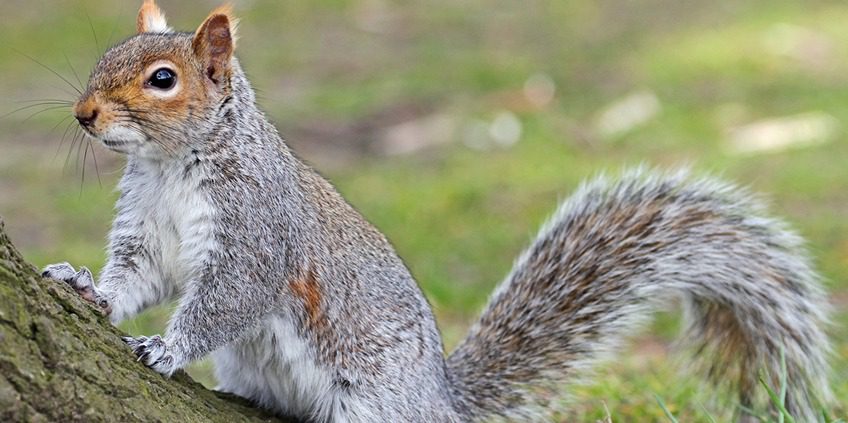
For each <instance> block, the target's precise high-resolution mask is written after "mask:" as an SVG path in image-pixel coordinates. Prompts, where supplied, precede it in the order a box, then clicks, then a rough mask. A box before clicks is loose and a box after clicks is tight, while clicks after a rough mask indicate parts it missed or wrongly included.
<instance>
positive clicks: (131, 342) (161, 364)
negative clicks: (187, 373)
mask: <svg viewBox="0 0 848 423" xmlns="http://www.w3.org/2000/svg"><path fill="white" fill-rule="evenodd" d="M121 339H123V340H124V342H126V343H127V346H129V347H130V348H131V349H132V351H133V354H135V355H136V357H138V361H140V362H142V363H144V365H145V366H147V367H150V368H151V369H153V370H156V371H157V372H159V373H161V374H163V375H165V376H170V375H171V374H172V373H173V372H174V370H176V367H175V366H174V356H173V355H172V354H171V353H170V351H169V350H168V346H167V345H166V344H165V340H163V339H162V337H161V336H159V335H154V336H151V337H146V336H139V337H132V336H124V337H121Z"/></svg>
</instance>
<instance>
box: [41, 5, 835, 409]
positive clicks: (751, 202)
mask: <svg viewBox="0 0 848 423" xmlns="http://www.w3.org/2000/svg"><path fill="white" fill-rule="evenodd" d="M236 26H237V21H236V19H235V18H234V16H233V13H232V9H231V8H230V7H229V6H223V7H220V8H218V9H215V10H214V11H212V13H211V14H210V15H209V16H208V17H207V18H206V19H205V20H204V21H203V23H202V24H201V25H200V26H199V27H198V29H197V30H196V31H194V32H175V31H173V30H172V29H171V28H169V27H168V24H167V22H166V20H165V17H164V14H163V13H162V12H161V10H160V9H159V8H158V6H157V5H156V4H155V3H154V1H153V0H146V1H144V3H143V6H142V7H141V10H140V12H139V14H138V19H137V29H138V33H137V34H135V35H133V36H131V37H129V38H128V39H126V40H125V41H123V42H121V43H119V44H117V45H115V46H113V47H111V48H110V49H109V50H108V51H107V52H106V53H104V55H103V56H102V58H101V59H100V60H99V62H98V63H97V65H96V67H95V68H94V69H93V71H92V74H91V77H90V79H89V81H88V86H87V87H86V89H85V91H84V92H83V94H82V95H81V97H80V98H79V100H78V101H77V102H76V103H75V105H74V110H73V112H74V116H75V117H76V119H77V120H78V121H79V124H80V125H81V127H82V128H83V129H84V130H85V132H86V133H87V134H88V135H89V136H90V137H92V138H95V139H97V140H99V141H100V142H101V143H102V144H103V145H104V146H106V147H107V148H109V149H111V150H113V151H116V152H119V153H123V154H125V155H126V157H127V163H126V169H125V173H124V175H123V177H122V179H121V180H120V183H119V191H120V197H119V199H118V200H117V205H116V210H117V213H116V217H115V219H114V223H113V226H112V229H111V232H110V234H109V244H108V260H107V263H106V264H105V267H104V268H103V270H102V273H101V274H100V276H99V283H98V284H96V285H95V283H94V278H93V276H92V274H91V272H90V271H89V270H88V269H86V268H84V267H82V268H80V269H79V270H77V269H75V268H74V267H72V266H71V265H70V264H68V263H59V264H54V265H49V266H47V267H46V268H44V270H43V275H44V276H45V277H49V278H53V279H56V280H58V281H64V283H68V284H69V285H70V286H71V287H73V288H74V289H75V290H76V291H77V292H78V293H79V294H80V295H81V296H82V297H83V298H84V299H86V300H88V301H90V302H92V303H94V304H95V305H96V306H97V307H99V308H100V309H102V311H103V312H104V313H105V314H107V315H108V316H109V319H110V320H111V321H112V322H113V323H118V322H121V321H123V320H125V319H127V318H130V317H132V316H133V315H135V314H137V313H139V312H140V311H142V310H144V309H145V308H147V307H149V306H152V305H154V304H157V303H161V302H163V301H165V300H167V299H171V298H178V306H177V307H176V310H175V311H174V313H173V316H172V317H171V319H170V322H169V324H168V326H167V329H166V330H165V335H164V336H158V335H157V336H149V337H147V336H139V337H126V338H124V340H125V341H126V343H127V344H128V345H129V347H130V348H131V349H132V351H133V352H134V353H135V355H137V357H138V359H139V360H140V361H142V362H143V363H144V364H146V365H147V366H149V367H150V368H152V369H153V370H155V371H157V372H159V373H161V374H163V375H165V376H170V375H171V374H172V373H174V372H175V371H176V370H178V369H182V368H183V367H185V366H186V365H187V364H188V363H190V362H192V361H195V360H198V359H200V358H203V357H205V356H207V355H211V356H212V357H213V360H214V362H215V375H216V378H217V381H218V383H219V384H220V385H219V386H218V388H217V389H219V390H221V391H225V392H230V393H233V394H236V395H239V396H242V397H245V398H248V399H250V400H252V401H253V402H254V403H256V404H257V405H258V406H261V407H265V408H267V409H270V410H273V411H274V412H276V413H279V414H280V415H286V416H293V417H296V418H300V419H303V420H308V421H317V422H389V421H391V422H401V421H409V422H463V421H490V420H510V421H516V420H520V421H544V420H546V419H550V418H552V417H551V416H552V413H554V412H556V411H557V404H560V403H559V402H556V401H554V399H555V398H561V397H563V396H565V395H564V394H563V392H564V391H567V388H568V387H569V386H570V385H573V384H574V383H576V382H577V381H579V380H580V378H581V376H583V375H585V372H586V371H587V370H588V369H589V368H590V367H591V366H592V365H593V364H595V363H597V362H598V361H600V360H601V359H602V358H604V357H608V356H610V355H611V354H612V353H614V352H615V351H616V350H617V349H618V348H619V347H620V345H621V343H622V341H623V340H625V339H627V336H628V335H629V334H630V333H631V332H633V331H634V330H635V329H636V328H638V326H639V325H640V323H643V322H644V321H646V320H647V319H648V318H649V317H650V314H651V312H652V310H654V309H655V308H656V307H657V306H662V305H664V304H666V303H669V302H671V301H672V300H674V299H677V298H679V299H680V300H681V302H682V304H683V308H684V311H685V316H686V317H687V319H686V321H687V322H688V326H686V327H685V328H684V330H683V333H684V338H685V339H686V344H687V345H691V346H693V347H694V350H695V352H696V354H695V357H699V358H701V361H703V363H704V364H705V367H706V370H707V376H708V378H710V379H712V380H713V381H715V382H716V383H717V384H718V385H730V386H731V387H732V389H733V390H734V391H735V392H736V393H737V395H738V396H739V401H740V402H741V405H744V406H747V407H767V405H765V400H764V398H763V396H762V393H759V389H758V388H759V387H758V379H757V371H758V370H759V369H761V368H765V369H767V370H768V371H769V374H770V377H771V379H767V380H768V381H769V382H775V383H774V386H776V385H777V381H778V380H779V379H778V375H779V374H780V370H781V368H782V366H785V374H784V375H783V376H785V378H786V381H787V387H788V392H787V396H786V405H785V406H786V408H787V409H788V411H789V412H790V413H792V414H793V415H794V416H795V417H796V418H797V419H799V420H801V421H813V420H816V418H817V417H816V416H817V415H818V414H817V411H816V410H817V407H818V405H817V404H819V402H818V401H828V399H829V398H830V392H829V388H828V381H827V374H828V363H827V354H828V338H827V335H826V334H825V331H824V328H825V327H826V324H827V321H828V306H827V301H826V300H825V297H824V293H823V290H822V288H821V282H820V277H819V276H818V275H817V273H816V272H815V270H814V269H813V268H812V266H811V264H810V259H809V257H808V254H807V253H806V250H805V247H804V245H803V242H802V240H801V239H800V238H799V237H798V236H796V235H795V234H794V233H793V232H792V231H791V230H790V229H788V228H787V226H786V225H785V224H784V223H782V222H781V221H780V220H777V219H774V218H772V217H769V216H768V215H767V213H766V211H765V210H764V208H763V206H761V205H760V203H759V202H758V200H756V199H755V198H754V197H753V196H752V195H751V194H750V193H749V192H748V191H747V190H745V189H740V188H736V187H734V186H732V185H729V184H726V183H723V182H720V181H717V180H713V179H710V178H697V177H694V176H691V175H690V174H689V173H688V172H687V171H673V172H662V171H658V170H650V169H646V168H637V169H635V170H630V171H626V172H624V173H623V174H622V175H621V176H620V177H617V178H608V177H603V176H602V177H598V178H596V179H594V180H592V181H590V182H588V183H584V184H583V185H582V186H581V187H580V188H579V189H578V190H577V191H576V193H575V194H573V195H572V196H571V197H570V198H569V199H567V200H566V201H565V202H564V203H562V204H561V205H560V206H559V208H558V210H557V211H556V212H555V214H554V215H553V217H552V218H551V219H550V220H549V221H548V222H547V224H545V225H544V226H543V228H542V229H541V231H540V233H539V235H538V237H537V238H536V239H535V240H534V241H533V242H532V244H531V245H530V247H529V248H528V249H527V250H526V251H525V252H524V253H523V254H522V255H521V256H520V257H519V258H518V259H517V261H516V262H515V265H514V268H513V269H512V271H511V272H510V273H509V274H508V276H507V277H506V279H505V280H504V281H503V282H502V283H501V284H500V286H499V287H498V288H497V289H496V291H495V292H494V294H493V295H492V297H491V299H490V302H489V303H488V306H487V307H486V308H485V310H484V311H483V312H482V315H481V317H480V318H479V320H478V321H477V322H476V323H475V324H474V325H473V327H472V328H471V329H470V333H469V334H468V335H467V337H466V338H465V339H464V341H462V342H461V343H460V345H459V346H458V347H457V348H456V349H455V351H453V352H452V353H451V354H449V355H447V356H446V355H445V352H444V347H443V345H442V340H441V337H440V334H439V331H438V329H437V327H436V322H435V319H434V317H433V313H432V311H431V308H430V305H429V304H428V302H427V300H426V298H425V297H424V295H423V294H422V292H421V290H420V289H419V287H418V285H417V284H416V282H415V280H414V279H413V277H412V276H411V274H410V272H409V270H408V269H407V268H406V266H405V265H404V264H403V262H402V261H401V259H400V258H399V257H398V255H397V254H396V253H395V251H394V249H393V247H392V245H391V244H390V243H389V241H388V240H387V239H386V237H385V236H384V235H383V234H382V233H380V232H379V231H378V230H377V229H376V228H375V227H373V226H372V225H371V224H369V223H368V222H367V221H366V220H365V219H364V218H363V217H362V216H361V215H360V214H359V213H358V212H357V211H356V210H354V208H353V207H352V206H350V205H349V204H348V203H347V202H346V201H345V200H344V199H343V198H342V197H341V196H340V194H339V193H338V192H337V191H336V190H335V189H334V188H333V186H332V185H331V184H330V183H329V182H328V181H327V180H325V179H324V178H322V177H321V176H319V175H318V173H316V171H314V170H313V169H312V168H311V167H309V166H308V165H306V164H305V163H304V162H302V161H301V160H299V159H298V158H296V157H295V155H294V154H293V153H292V152H291V151H290V149H289V148H288V147H287V145H286V143H285V142H284V141H283V140H282V138H281V137H280V136H279V135H278V133H277V131H276V130H275V128H274V127H273V126H272V125H271V124H270V123H269V122H268V120H267V119H266V118H265V116H264V114H263V113H262V112H261V111H260V110H259V109H258V106H257V105H256V100H255V96H254V92H253V90H252V89H251V86H250V84H249V82H248V80H247V79H246V77H245V74H244V72H243V71H242V68H241V67H240V64H239V61H238V60H237V59H236V58H235V57H234V49H235V47H236ZM739 413H744V412H739ZM739 418H745V416H744V415H739Z"/></svg>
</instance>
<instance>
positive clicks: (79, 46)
mask: <svg viewBox="0 0 848 423" xmlns="http://www.w3.org/2000/svg"><path fill="white" fill-rule="evenodd" d="M161 3H162V5H163V7H164V8H165V10H166V12H167V13H168V16H169V20H170V23H171V24H172V25H173V26H175V27H177V28H185V29H191V28H194V27H196V26H197V24H198V23H199V22H200V20H201V19H202V18H203V11H202V10H203V9H211V7H212V6H211V4H207V3H203V2H199V1H198V2H176V1H165V0H161ZM198 4H201V6H202V7H201V6H198ZM135 7H136V5H130V4H126V5H124V4H123V3H121V6H118V7H116V6H114V3H113V2H105V1H101V0H85V1H83V0H80V1H74V2H60V1H48V0H42V1H36V2H29V3H27V5H26V6H24V5H23V3H21V2H17V1H10V2H3V3H1V4H0V15H2V16H4V17H7V19H5V20H4V25H3V26H2V27H0V37H2V39H4V40H7V42H6V44H7V47H3V48H0V74H2V75H3V78H0V98H3V99H4V100H3V102H2V103H0V115H3V114H5V113H7V112H8V111H11V110H14V109H15V108H18V107H21V106H23V105H24V104H23V103H18V102H20V101H26V100H35V99H42V98H46V99H55V98H62V99H72V98H73V95H72V92H71V93H69V92H68V91H70V89H69V88H67V86H65V84H64V83H63V82H61V81H59V80H58V79H57V78H56V77H55V76H54V75H52V74H50V73H49V72H47V71H45V70H44V69H42V68H41V67H40V66H38V65H36V64H35V63H33V62H32V61H30V60H28V59H26V58H24V57H22V56H21V55H20V54H19V53H16V52H15V50H18V51H21V52H25V53H26V54H27V55H29V56H32V57H33V58H35V59H37V60H39V61H41V62H43V63H44V64H45V65H47V66H49V67H51V68H55V69H57V70H58V71H59V72H60V73H62V74H64V75H66V77H67V78H68V79H69V80H71V81H73V82H74V83H76V81H75V79H76V78H75V77H74V76H73V71H71V67H73V69H75V71H76V72H77V73H78V74H80V77H81V78H84V77H85V75H86V74H87V72H88V70H89V69H90V67H91V66H92V65H93V63H94V62H95V58H96V56H97V55H98V54H99V52H100V51H102V49H103V48H104V45H105V44H107V40H108V39H111V40H112V41H114V40H118V39H121V38H122V37H125V36H127V35H129V34H130V33H131V31H132V29H133V23H134V9H135ZM236 10H237V13H238V14H239V16H241V17H242V25H241V29H240V38H241V41H240V43H239V47H238V50H237V53H238V55H239V57H240V59H241V61H242V64H243V66H244V68H245V69H247V72H248V73H249V75H250V78H251V81H252V82H253V84H254V86H255V87H257V89H258V90H259V96H260V103H261V104H262V106H263V108H264V109H265V110H267V111H268V114H269V116H270V117H271V119H272V120H274V121H275V122H276V123H277V126H278V128H280V131H281V133H283V134H284V135H285V136H286V137H287V139H289V140H290V141H291V144H292V146H293V147H294V148H295V150H296V151H298V152H299V153H300V154H301V155H303V156H304V157H305V158H306V159H307V160H309V161H310V162H312V163H313V164H315V166H316V167H317V168H318V169H320V170H321V171H322V172H323V173H324V174H325V175H326V176H327V177H329V178H330V179H331V180H332V181H333V183H334V184H335V185H336V186H337V187H338V188H339V190H340V191H341V192H342V193H343V194H344V195H345V197H346V198H348V200H349V201H350V202H351V203H352V204H353V205H354V206H356V207H357V208H358V209H359V210H361V211H362V213H363V214H364V215H365V216H366V217H368V218H369V219H370V220H371V221H372V222H373V223H374V224H375V225H376V226H378V227H379V228H380V229H381V230H383V231H384V232H385V233H386V234H387V235H388V237H389V239H391V240H392V241H393V242H394V243H395V246H396V247H397V249H398V251H399V253H400V255H401V256H402V257H403V258H404V259H405V260H406V262H407V264H408V265H409V267H410V268H411V270H412V272H413V274H414V275H415V276H416V278H417V280H418V281H419V283H420V284H421V286H422V288H423V289H424V291H425V292H426V294H427V296H428V299H429V300H430V302H431V303H432V304H433V306H434V309H435V311H436V314H437V317H438V319H439V324H440V327H441V329H442V331H443V332H444V336H445V339H446V343H447V346H448V348H449V349H450V348H451V347H452V346H453V345H455V344H456V342H458V340H459V339H461V337H462V336H463V334H464V333H465V331H466V329H467V326H468V325H469V324H470V322H471V321H472V320H473V318H474V316H476V314H477V313H478V311H479V310H480V308H481V307H482V306H483V305H484V303H485V301H486V298H487V296H488V294H489V292H491V290H492V289H493V287H494V286H495V284H496V283H497V282H498V281H499V280H500V279H501V278H502V277H503V275H505V274H506V272H507V271H508V270H509V268H510V266H511V263H512V260H513V258H514V257H515V256H516V255H517V254H518V253H519V252H520V250H521V248H522V247H523V246H524V245H525V244H526V243H527V242H528V241H529V240H530V239H531V236H532V234H533V232H534V231H535V230H536V228H538V226H539V224H540V223H541V222H542V221H543V220H544V218H545V217H546V216H547V215H548V213H550V212H551V211H552V210H553V209H554V207H555V206H556V204H557V202H558V201H559V200H560V199H562V198H564V197H566V196H567V195H568V193H569V192H570V191H571V190H573V189H574V187H575V186H576V185H577V184H578V183H579V181H581V180H583V179H585V178H587V177H590V176H592V175H594V174H596V173H598V172H600V171H603V170H607V171H610V170H611V171H616V170H617V169H620V168H621V167H624V166H628V165H633V164H638V163H642V162H645V163H649V164H652V165H658V166H675V165H678V164H681V163H692V164H693V165H694V167H695V169H696V170H697V171H699V172H708V173H716V174H720V175H722V176H724V177H725V178H727V179H731V180H735V181H739V182H740V183H742V184H746V185H750V186H751V187H752V188H753V189H754V190H756V191H759V192H763V193H766V194H767V195H768V196H769V197H770V198H771V203H772V207H771V209H772V210H773V211H774V212H775V213H776V214H778V215H781V216H785V217H786V218H787V220H788V221H789V222H790V223H791V224H792V225H793V226H794V227H796V228H797V229H798V231H799V232H800V233H801V234H802V235H803V236H804V237H806V238H807V239H808V240H809V247H810V250H811V251H812V253H813V255H814V257H815V258H816V264H817V266H818V267H819V269H820V270H821V272H822V274H823V275H824V277H825V280H826V284H827V287H828V290H829V292H831V298H832V300H833V302H834V303H835V305H836V315H835V316H834V322H835V325H834V326H833V328H832V334H833V339H834V344H835V348H834V351H835V352H836V354H835V355H834V359H833V365H834V375H833V380H834V391H835V394H836V397H837V398H848V382H847V381H848V358H846V357H848V328H846V326H848V325H846V323H848V312H847V311H846V307H848V280H846V275H848V166H846V165H845V158H846V157H848V142H846V139H845V131H844V129H845V122H848V108H846V107H845V105H846V104H848V91H846V90H844V87H845V86H846V84H847V83H848V27H846V26H845V25H844V22H845V20H846V19H848V6H846V5H845V4H844V3H843V2H839V1H817V2H815V3H810V4H807V3H805V4H803V5H801V4H799V3H797V2H793V1H788V0H787V1H784V0H778V1H768V2H766V1H765V0H747V1H743V2H734V1H719V2H710V3H709V4H707V3H704V2H693V1H683V2H674V1H661V0H640V1H634V2H624V3H622V2H616V1H611V0H610V1H578V2H544V1H530V2H508V1H494V2H492V1H483V0H469V1H464V2H453V1H447V0H430V1H427V2H415V3H408V4H390V3H388V2H384V1H380V0H370V1H357V2H354V1H345V0H321V1H316V2H276V1H272V0H254V1H251V2H236ZM94 34H96V35H97V40H96V41H95V37H94ZM66 57H67V59H66ZM534 75H544V76H545V78H548V79H549V80H550V82H551V83H552V84H553V85H554V86H555V94H554V96H553V98H552V100H551V101H549V102H547V103H545V104H542V105H537V104H534V103H532V102H530V101H528V99H527V96H526V95H525V90H524V87H525V84H526V83H527V81H528V80H529V79H531V77H533V76H534ZM645 90H647V91H649V92H651V93H653V95H655V96H656V98H657V99H658V101H659V105H660V110H659V112H658V114H656V115H655V116H653V117H652V118H651V119H649V120H647V121H646V122H644V123H643V124H641V125H638V126H636V127H633V128H631V129H630V130H627V131H625V132H624V133H621V134H618V135H616V136H612V137H605V136H601V135H599V134H598V131H597V130H596V127H595V122H596V120H597V119H598V116H599V115H600V114H601V111H602V110H604V109H605V108H606V107H608V105H609V104H611V103H613V102H615V101H617V100H619V99H621V98H623V97H625V96H627V95H628V94H630V93H633V92H637V91H645ZM809 112H817V113H824V114H827V115H829V116H831V117H832V118H833V119H834V120H835V121H836V122H838V124H837V127H836V129H835V131H833V132H832V133H831V134H830V135H828V136H827V140H826V141H827V142H825V143H822V144H818V145H815V146H810V147H806V148H795V149H789V150H785V151H777V152H771V153H762V154H747V155H740V154H735V153H733V152H732V151H730V150H729V149H728V147H727V145H728V139H729V138H730V137H731V134H732V129H733V128H735V127H738V126H740V125H745V124H748V123H751V122H755V121H758V120H761V119H769V118H773V117H782V116H793V115H799V114H804V113H809ZM504 113H506V114H507V115H510V116H513V117H514V118H515V119H517V121H518V122H519V123H520V128H521V135H520V139H519V140H518V142H516V143H515V144H513V145H510V146H500V145H499V144H497V143H494V142H492V141H491V139H489V135H487V133H488V130H489V129H490V128H491V125H492V122H493V120H494V119H495V118H496V117H497V116H503V115H504ZM28 114H29V113H26V112H21V113H14V114H11V115H9V116H6V117H4V118H2V119H0V152H2V154H0V172H2V175H3V176H2V178H0V215H2V216H3V217H4V219H5V221H6V226H7V229H8V231H9V232H10V233H11V235H12V237H13V239H14V240H15V241H16V243H17V244H18V245H19V246H20V247H21V248H22V250H23V252H24V253H25V254H26V256H27V257H29V258H30V259H31V260H32V261H33V262H34V263H36V264H37V265H44V264H47V263H50V262H55V261H59V260H68V261H70V262H72V263H75V264H85V265H88V266H90V267H91V268H92V270H97V269H98V268H99V267H100V266H101V265H102V263H103V261H104V259H105V254H104V252H103V245H104V243H105V242H104V239H105V235H106V233H107V231H108V228H109V222H110V220H111V217H112V207H113V204H114V201H115V198H116V194H115V193H114V192H112V187H114V185H115V182H116V180H117V178H118V177H119V176H120V167H121V158H120V157H116V156H114V155H111V154H110V153H108V152H106V151H104V150H102V149H99V147H95V149H96V153H97V158H98V161H99V162H98V166H99V168H100V169H99V171H100V179H101V181H102V185H101V183H98V181H97V178H96V177H95V169H94V166H93V163H92V161H91V154H90V153H89V154H87V155H88V162H87V164H86V163H83V161H82V156H83V155H82V154H80V155H79V157H76V152H75V150H71V151H69V150H68V149H69V143H68V141H67V140H65V143H64V145H63V146H61V148H60V146H59V143H60V139H61V138H62V131H63V130H64V127H63V126H62V125H59V126H58V127H56V129H55V130H51V128H53V126H54V125H55V124H56V123H57V122H58V121H59V120H60V119H62V118H64V117H66V116H67V111H66V110H57V111H55V112H45V113H43V114H40V115H36V116H33V117H31V118H27V116H28ZM434 115H438V116H447V117H448V119H447V120H448V124H447V125H446V126H447V129H444V128H442V130H441V132H439V133H440V134H443V136H442V137H441V138H444V140H442V139H440V140H439V141H445V142H443V143H441V144H438V145H434V146H430V147H428V148H424V149H422V150H420V151H418V152H416V153H414V154H409V155H399V156H393V155H386V154H384V153H383V152H382V151H383V150H382V147H381V146H382V145H383V144H382V143H383V142H385V140H386V139H390V138H389V137H388V136H387V135H386V134H387V131H388V128H392V127H394V125H397V124H400V123H403V122H410V121H411V122H414V123H415V125H413V129H414V130H415V132H416V133H418V134H421V133H424V134H426V133H427V131H428V130H430V128H428V127H427V125H426V124H425V123H423V122H426V118H427V117H429V116H434ZM481 137H482V138H481ZM424 138H425V139H426V138H427V137H426V136H425V137H424ZM431 138H433V137H431ZM481 140H482V144H483V145H485V146H486V147H485V148H483V149H479V148H472V147H469V145H480V142H481ZM395 141H396V140H395ZM54 156H55V158H54ZM66 157H69V160H68V162H69V163H68V165H67V166H65V165H64V161H65V158H66ZM82 169H86V175H85V176H86V177H85V181H82V180H81V179H82V178H81V176H82V175H81V170H82ZM167 314H168V309H167V307H166V308H161V309H157V310H153V311H152V312H149V313H145V314H144V315H142V316H141V317H139V318H138V319H136V320H133V321H131V322H128V323H126V324H125V325H124V327H125V328H126V329H127V330H129V331H130V332H132V333H138V334H152V333H157V332H160V331H161V330H162V328H163V327H164V325H165V322H166V321H167ZM676 327H677V318H676V313H668V314H664V315H662V316H661V318H660V319H658V323H656V324H654V326H653V327H652V328H651V330H650V331H648V333H650V334H653V335H645V336H642V337H638V338H636V339H634V340H633V341H632V342H631V344H630V346H629V347H628V348H627V351H622V353H621V357H622V358H621V359H617V360H616V362H615V363H614V364H610V365H607V366H604V367H603V368H601V369H599V373H598V375H597V376H596V377H595V380H596V382H595V383H592V384H589V385H586V386H581V387H579V388H577V389H576V392H575V395H576V400H575V401H574V404H573V405H572V406H571V411H570V412H569V414H568V415H566V416H564V418H566V419H568V420H569V421H595V420H601V419H605V418H606V417H607V412H606V411H605V409H604V404H606V406H607V407H608V409H609V413H610V417H611V418H612V420H613V421H667V420H666V415H665V413H666V411H669V412H671V413H673V415H674V416H676V418H678V419H679V420H680V421H708V417H707V416H708V414H706V413H704V410H703V408H702V407H701V406H700V404H705V406H706V407H707V409H708V410H710V412H712V413H717V414H715V415H716V418H717V419H718V420H719V421H723V419H724V418H726V417H727V416H725V415H723V414H720V413H721V411H720V410H727V409H732V408H733V406H734V405H733V404H732V401H730V400H727V399H722V398H712V397H710V395H708V394H706V393H705V391H708V390H705V389H702V387H701V386H700V384H699V383H698V382H697V381H694V380H689V379H687V378H685V377H682V376H680V375H679V374H678V372H677V370H676V367H675V366H674V365H670V364H669V363H668V362H669V360H668V357H669V356H668V351H669V348H668V345H669V343H670V340H671V339H672V338H673V335H674V333H675V331H676ZM672 356H673V355H672ZM192 373H193V374H194V375H195V376H197V377H199V378H200V379H201V380H203V381H205V382H206V383H212V382H211V378H210V372H209V366H208V364H202V365H200V366H197V367H193V368H192ZM654 393H656V394H657V395H658V396H659V397H660V398H662V399H663V401H664V403H665V405H664V407H660V406H659V405H658V404H657V402H656V399H655V397H654V396H653V395H654ZM832 414H834V415H835V416H837V417H843V416H845V415H846V404H845V403H844V402H843V403H841V404H838V405H837V406H836V407H835V409H834V410H833V411H832Z"/></svg>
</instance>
